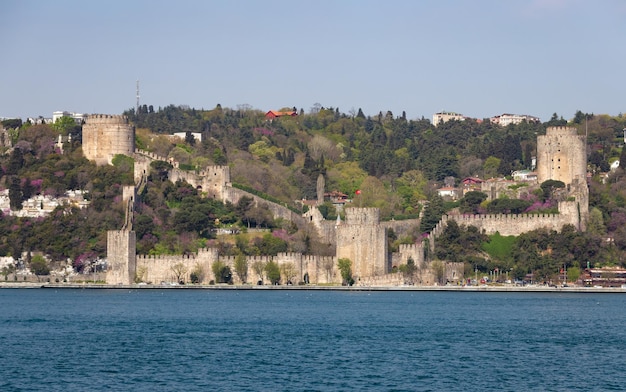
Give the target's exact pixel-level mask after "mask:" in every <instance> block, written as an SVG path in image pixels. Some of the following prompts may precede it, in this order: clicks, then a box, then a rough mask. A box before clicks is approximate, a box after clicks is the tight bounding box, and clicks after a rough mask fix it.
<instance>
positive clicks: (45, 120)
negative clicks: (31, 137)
mask: <svg viewBox="0 0 626 392" xmlns="http://www.w3.org/2000/svg"><path fill="white" fill-rule="evenodd" d="M26 122H29V123H31V124H33V125H39V124H52V122H53V121H52V119H51V118H43V117H42V116H39V117H28V118H27V119H26Z"/></svg>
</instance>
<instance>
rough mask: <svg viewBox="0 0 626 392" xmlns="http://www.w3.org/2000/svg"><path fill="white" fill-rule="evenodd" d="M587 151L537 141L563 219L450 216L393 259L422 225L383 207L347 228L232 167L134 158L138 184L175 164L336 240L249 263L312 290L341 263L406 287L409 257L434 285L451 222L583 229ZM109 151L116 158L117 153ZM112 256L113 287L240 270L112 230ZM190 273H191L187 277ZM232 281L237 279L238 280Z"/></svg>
mask: <svg viewBox="0 0 626 392" xmlns="http://www.w3.org/2000/svg"><path fill="white" fill-rule="evenodd" d="M106 121H112V122H114V121H113V120H112V119H109V118H108V117H105V122H106ZM585 147H586V146H585V140H584V137H581V136H579V135H577V134H576V132H575V129H573V128H567V127H551V128H548V130H547V132H546V135H545V136H544V137H542V136H540V137H539V138H538V148H537V151H538V177H539V182H543V181H545V180H546V179H556V180H559V181H563V182H564V183H565V185H566V191H567V200H566V201H561V202H559V207H558V208H559V213H558V214H526V215H446V216H443V217H442V219H441V221H440V222H439V223H438V224H437V226H436V227H435V229H434V230H433V231H432V232H431V233H430V234H429V235H427V236H425V238H424V239H425V241H424V242H422V244H414V245H401V246H400V247H399V250H398V252H396V253H394V254H391V253H390V252H388V247H387V234H388V231H389V230H390V229H393V230H394V231H395V232H396V234H397V235H398V236H399V237H401V236H403V235H405V234H406V233H408V232H409V231H410V230H411V229H412V228H414V227H415V225H417V224H419V221H417V220H415V221H391V222H380V211H379V210H378V209H376V208H346V209H345V213H346V220H345V221H344V222H341V221H337V222H326V221H324V220H323V218H321V214H319V211H317V213H315V211H312V212H311V213H310V214H308V215H305V216H300V215H298V214H295V213H293V212H292V211H291V210H289V209H288V208H286V207H285V206H282V205H279V204H276V203H272V202H270V201H267V200H264V199H261V198H259V197H257V196H256V195H252V194H250V193H248V192H246V191H243V190H240V189H237V188H233V187H232V185H231V183H230V173H229V171H228V167H221V166H214V167H210V168H208V169H206V170H204V171H202V172H188V171H182V170H180V169H179V167H178V164H177V163H176V162H174V161H172V160H168V159H167V158H162V157H157V156H156V155H154V154H151V153H149V152H143V151H138V152H137V154H135V157H136V164H135V170H136V173H135V177H136V178H135V179H136V182H137V180H138V179H139V178H142V177H143V178H145V176H146V174H147V173H148V172H149V165H150V161H152V160H162V161H166V162H170V163H171V164H172V165H173V169H172V170H171V171H170V179H171V180H172V181H176V180H178V179H180V180H184V181H186V182H188V183H190V184H191V185H193V186H194V187H196V188H198V189H201V190H202V191H203V192H206V193H207V194H208V195H210V196H211V197H215V198H217V199H220V200H222V201H223V202H227V201H228V202H231V203H233V204H236V203H237V202H238V201H239V200H240V199H241V197H243V196H248V197H251V198H252V199H253V200H254V203H255V205H256V206H259V207H265V208H268V209H269V210H270V211H271V212H272V214H273V215H274V216H275V217H280V218H283V219H285V220H290V221H293V222H295V223H296V224H297V225H298V226H299V227H303V226H304V225H307V224H312V225H313V226H314V227H315V228H316V230H317V231H318V233H320V237H321V238H322V239H323V240H324V239H325V240H328V241H329V243H330V241H332V240H333V239H334V241H335V244H336V257H320V256H307V255H302V254H299V253H285V254H279V255H277V256H275V257H271V256H256V257H251V258H248V277H249V278H248V281H254V280H256V279H257V277H255V274H256V273H255V272H254V268H253V267H252V266H253V264H258V263H267V262H269V261H270V260H272V261H275V262H276V263H278V264H279V265H280V266H290V267H293V269H294V274H295V280H296V281H297V282H300V281H303V280H304V279H305V276H306V277H307V278H308V281H309V282H310V283H313V284H320V283H331V282H334V283H338V282H340V281H341V278H340V275H339V272H338V270H337V261H338V259H340V258H348V259H350V260H351V261H352V273H353V277H354V278H355V279H356V281H357V284H361V285H366V284H370V285H375V284H382V283H384V284H400V282H401V280H403V279H404V278H403V277H402V274H398V273H391V272H392V270H393V267H398V266H400V265H402V264H406V263H407V261H408V259H409V258H412V259H413V261H414V262H415V264H416V267H417V271H418V278H417V279H418V280H419V282H418V283H421V284H430V283H432V282H434V281H435V274H434V270H433V268H432V264H431V263H430V262H427V261H425V257H424V251H425V249H424V247H425V246H428V247H429V248H430V250H431V251H432V250H434V246H435V240H436V237H437V236H438V235H440V234H441V232H442V230H443V228H444V227H445V225H446V224H447V222H448V221H450V220H454V221H456V222H457V223H458V224H459V225H465V226H475V227H477V228H478V229H479V230H481V231H482V232H485V233H486V234H494V233H496V232H499V233H500V234H501V235H519V234H521V233H524V232H527V231H531V230H536V229H539V228H548V229H550V230H556V231H560V230H561V228H562V227H563V225H565V224H572V225H574V226H575V227H576V228H578V229H579V230H584V229H585V224H586V219H587V215H588V190H587V185H586V167H585V166H584V164H583V163H582V162H586V152H585ZM99 151H102V150H99ZM108 151H109V152H111V151H112V149H108ZM119 153H123V152H119ZM98 159H99V158H98ZM124 193H125V198H129V199H131V200H132V196H130V192H129V191H125V192H124ZM107 252H108V257H109V272H108V273H107V282H108V283H112V284H117V283H123V284H128V283H133V282H134V281H135V278H136V277H137V274H139V276H138V278H139V279H140V280H143V281H150V282H153V283H158V282H161V281H166V282H171V281H172V279H173V278H176V277H177V275H181V279H182V278H183V276H184V279H183V280H184V281H186V282H188V281H189V280H190V273H191V272H192V271H194V269H200V270H202V271H203V272H204V275H205V281H210V280H215V277H214V276H213V272H212V269H211V266H212V265H213V263H214V262H216V261H221V262H223V263H225V264H226V265H228V266H229V267H230V268H231V270H232V271H233V272H234V270H235V269H234V264H235V258H234V257H221V258H220V256H219V255H218V253H217V251H216V250H215V249H204V250H200V251H198V253H197V254H193V255H179V256H159V257H151V256H135V233H134V232H133V231H132V230H120V231H112V232H109V233H108V244H107ZM183 271H184V274H182V273H181V272H183ZM444 275H445V277H446V279H447V280H449V281H457V280H458V279H461V278H462V276H463V264H462V263H445V264H444ZM233 277H234V279H235V281H237V277H236V276H235V274H234V276H233ZM253 277H254V278H253Z"/></svg>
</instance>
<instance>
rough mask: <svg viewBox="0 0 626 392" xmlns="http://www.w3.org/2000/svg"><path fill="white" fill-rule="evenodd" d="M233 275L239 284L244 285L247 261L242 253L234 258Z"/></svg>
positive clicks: (246, 275)
mask: <svg viewBox="0 0 626 392" xmlns="http://www.w3.org/2000/svg"><path fill="white" fill-rule="evenodd" d="M235 273H236V274H237V276H238V277H239V280H241V283H244V284H245V283H246V281H247V280H248V259H247V258H246V255H245V254H243V253H240V254H238V255H237V256H236V257H235Z"/></svg>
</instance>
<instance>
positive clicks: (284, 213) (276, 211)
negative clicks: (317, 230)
mask: <svg viewBox="0 0 626 392" xmlns="http://www.w3.org/2000/svg"><path fill="white" fill-rule="evenodd" d="M244 196H247V197H251V198H252V199H253V203H254V206H255V207H263V208H267V209H268V210H269V211H270V212H271V213H272V216H273V217H274V219H277V218H281V219H283V220H286V221H290V222H293V223H295V224H296V226H298V227H304V226H305V225H306V224H307V221H306V219H304V218H303V217H302V215H300V214H296V213H295V212H293V211H291V210H290V209H289V208H287V207H285V206H282V205H280V204H276V203H273V202H271V201H268V200H265V199H263V198H261V197H258V196H256V195H253V194H252V193H249V192H246V191H244V190H242V189H239V188H233V187H230V186H229V187H225V189H224V199H223V201H224V202H230V203H232V204H237V203H238V202H239V199H241V198H242V197H244Z"/></svg>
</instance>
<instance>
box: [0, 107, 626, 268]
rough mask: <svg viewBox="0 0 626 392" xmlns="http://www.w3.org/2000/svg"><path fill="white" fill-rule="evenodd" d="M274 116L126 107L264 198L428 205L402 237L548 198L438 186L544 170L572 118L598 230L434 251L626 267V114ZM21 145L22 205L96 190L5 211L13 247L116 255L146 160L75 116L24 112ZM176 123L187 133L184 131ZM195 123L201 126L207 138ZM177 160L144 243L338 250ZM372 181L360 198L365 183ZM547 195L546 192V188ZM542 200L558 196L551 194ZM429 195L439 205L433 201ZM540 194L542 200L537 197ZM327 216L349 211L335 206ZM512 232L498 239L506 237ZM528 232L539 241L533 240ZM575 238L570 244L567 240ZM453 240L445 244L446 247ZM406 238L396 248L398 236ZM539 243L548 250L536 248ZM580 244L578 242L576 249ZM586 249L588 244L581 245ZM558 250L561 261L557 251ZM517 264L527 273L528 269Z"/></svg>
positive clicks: (386, 207) (144, 143)
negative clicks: (31, 214)
mask: <svg viewBox="0 0 626 392" xmlns="http://www.w3.org/2000/svg"><path fill="white" fill-rule="evenodd" d="M286 110H296V111H297V112H298V113H299V115H298V116H295V117H281V118H277V119H273V120H271V121H270V120H267V119H266V118H265V116H264V114H265V113H264V112H261V111H258V110H254V109H252V108H250V107H247V106H245V105H243V106H241V107H238V108H236V109H229V108H222V107H221V106H220V105H217V106H216V107H215V108H214V109H211V110H197V109H192V108H187V107H180V106H167V107H164V108H158V109H156V110H155V109H154V108H153V107H152V106H146V105H144V106H142V107H140V108H139V111H138V112H137V113H135V111H134V109H133V110H129V111H127V112H125V113H124V114H125V115H127V116H128V117H129V118H130V120H131V122H133V123H134V124H135V125H136V127H137V137H136V140H137V147H138V148H142V149H144V150H149V151H152V152H155V153H157V154H159V155H161V156H167V157H173V158H174V159H175V160H177V161H178V162H180V163H181V167H182V168H186V169H190V170H196V169H202V168H204V167H206V166H209V165H229V166H230V170H231V177H232V181H233V182H234V183H237V184H240V185H241V186H242V187H245V188H247V189H251V190H255V191H256V192H258V193H259V194H266V195H269V196H271V197H272V198H273V199H275V200H277V201H279V202H282V203H285V204H287V205H290V206H291V207H292V208H300V209H301V208H302V206H301V205H298V204H297V203H295V201H298V200H302V199H315V198H316V183H317V178H318V176H319V174H323V175H324V177H325V180H326V190H327V191H332V190H336V191H339V192H342V193H345V194H346V195H348V196H349V198H351V199H352V200H353V202H354V204H355V205H356V206H362V207H378V208H380V209H381V216H382V217H383V219H391V218H394V219H398V218H401V217H403V216H415V215H416V214H417V213H418V212H420V211H421V210H422V209H423V208H424V205H426V204H428V205H429V207H428V208H427V209H426V210H425V211H424V219H423V220H422V225H421V228H420V230H416V232H415V233H414V234H413V235H412V236H411V237H409V238H391V239H390V240H391V241H393V242H395V243H396V244H397V243H400V242H404V243H408V242H415V241H418V240H419V237H420V232H425V231H428V230H430V229H431V228H432V227H433V226H434V224H436V223H437V222H438V220H439V217H440V216H441V214H442V213H444V212H445V211H446V210H449V209H450V208H456V207H458V208H460V209H461V210H464V211H473V212H479V211H488V212H503V211H513V210H514V211H515V212H525V211H528V210H529V209H531V208H533V207H532V205H533V203H534V202H535V201H536V200H533V201H525V202H523V203H520V202H519V201H510V200H509V201H507V200H495V201H492V202H491V203H486V202H484V197H483V196H482V195H480V194H478V195H477V194H473V193H474V192H470V193H471V194H468V195H467V196H466V197H465V198H464V199H463V200H461V201H460V202H458V203H456V204H453V203H445V202H444V201H443V200H440V198H439V197H438V196H437V193H436V189H437V188H439V187H440V186H442V185H444V184H446V183H447V184H458V183H459V181H460V180H461V179H463V178H465V177H481V178H490V177H505V176H510V175H511V172H512V171H513V170H520V169H530V168H531V165H532V159H533V157H534V154H535V151H536V140H537V135H541V134H544V133H545V129H546V127H548V126H553V125H566V124H568V125H571V126H576V127H578V128H579V130H580V132H587V133H588V145H589V162H588V163H589V171H590V173H592V175H593V177H592V179H591V182H590V204H591V205H590V211H591V217H590V223H589V230H588V231H587V232H586V233H576V232H572V231H571V230H569V229H568V230H565V231H564V232H563V233H528V234H527V235H523V236H520V237H519V238H517V239H515V241H513V240H508V241H501V240H498V239H493V240H492V239H490V238H485V237H484V236H483V235H480V233H475V232H473V231H472V229H471V228H465V227H457V228H454V227H451V228H448V230H451V232H447V233H446V234H444V236H445V240H444V241H442V244H441V245H442V246H441V247H440V248H438V251H437V254H435V255H431V257H433V258H442V259H455V260H457V261H462V262H465V263H466V265H467V269H468V271H470V270H476V269H478V270H480V271H483V272H487V271H493V270H495V269H498V270H499V271H503V270H506V271H509V272H510V273H512V274H513V273H514V274H515V275H516V276H522V275H524V274H526V273H529V272H536V271H542V270H546V271H547V272H546V273H545V274H544V275H545V276H548V275H549V273H548V272H550V271H552V272H554V271H557V270H558V268H557V267H555V265H554V264H555V263H563V264H566V265H568V266H569V267H570V268H579V269H580V268H584V267H585V266H586V263H587V262H588V261H589V262H591V263H592V264H600V263H605V264H606V263H611V264H615V265H622V264H623V263H624V262H625V261H624V256H625V255H626V253H625V252H626V225H624V223H626V206H625V205H624V204H625V200H626V190H625V189H626V187H625V186H624V185H626V184H625V182H626V177H624V171H623V168H619V169H618V170H615V171H613V172H611V173H610V174H609V175H608V176H607V177H602V176H601V173H605V172H607V171H608V169H609V165H610V164H611V163H612V162H613V161H615V160H617V159H619V158H620V154H622V152H623V151H624V150H625V149H623V148H622V147H623V132H622V129H623V128H624V127H625V126H626V119H625V118H623V117H621V116H618V117H610V116H606V115H593V114H585V113H582V112H580V111H579V112H577V113H576V114H575V115H574V118H573V119H572V120H570V121H569V122H568V121H566V120H564V119H563V118H562V117H559V116H558V115H556V114H555V115H554V116H553V117H552V118H551V119H550V121H548V122H546V123H543V124H540V123H539V124H537V123H522V124H519V125H509V126H507V127H504V128H503V127H500V126H497V125H493V124H491V123H490V122H489V121H488V120H482V121H480V120H473V119H467V120H466V121H450V122H447V123H444V124H439V125H438V126H436V127H435V126H433V124H431V123H430V121H429V120H427V119H424V118H422V119H416V120H410V119H407V118H406V115H405V114H404V113H402V114H401V115H399V116H396V115H394V114H393V113H391V112H386V113H383V112H380V113H379V114H378V115H376V116H365V115H364V114H363V113H362V111H361V110H358V111H355V110H351V111H350V113H342V112H341V111H340V110H339V109H338V108H325V107H322V106H321V105H315V106H314V107H313V108H311V110H310V111H309V112H308V113H305V112H304V110H303V109H299V110H298V109H297V108H286ZM10 121H12V122H10V123H4V126H5V128H7V129H9V133H8V135H10V137H11V138H12V141H13V146H14V148H11V149H9V148H6V147H5V148H4V149H3V151H4V154H3V155H2V156H1V157H0V165H1V168H2V171H1V173H0V174H1V175H2V176H1V177H0V187H2V188H4V189H8V190H9V191H10V192H9V195H10V197H11V199H12V206H13V207H14V208H16V209H17V208H19V206H20V204H21V201H23V200H26V199H27V198H28V197H30V196H31V195H33V194H37V193H45V194H49V195H59V194H61V193H63V192H64V191H65V190H68V189H84V190H87V191H88V192H89V193H88V194H89V198H90V201H91V206H90V208H88V209H84V210H78V209H75V208H70V207H67V206H60V207H59V208H57V210H56V211H54V213H53V214H52V215H50V216H49V217H47V218H38V219H31V218H17V217H13V216H9V215H7V214H4V215H3V216H2V218H1V219H0V235H1V237H0V238H1V239H0V255H13V256H14V257H16V258H18V257H21V254H22V252H24V251H26V252H29V251H30V252H35V251H41V252H43V253H44V254H47V255H49V257H50V258H51V259H52V260H64V259H66V258H70V259H71V260H72V262H73V263H74V265H75V266H76V267H77V269H80V268H82V266H83V264H85V263H89V262H90V260H94V259H95V258H97V257H100V256H102V255H103V254H104V251H105V240H106V238H105V236H106V230H109V229H117V228H120V227H121V226H122V224H123V219H124V218H123V213H124V211H123V207H122V205H121V186H122V185H124V184H131V183H132V178H133V177H132V159H128V158H124V157H118V158H116V160H115V161H114V163H115V164H114V165H113V166H107V167H96V166H95V165H94V164H93V163H91V162H88V161H86V160H85V159H84V157H83V156H82V151H81V147H80V129H76V127H73V126H71V125H70V124H64V125H63V126H61V125H62V124H53V125H31V124H29V123H25V124H21V122H20V123H16V122H15V121H13V120H10ZM174 132H185V135H186V136H185V137H184V138H178V139H173V138H172V137H171V134H172V133H174ZM193 133H200V134H201V135H202V141H197V140H196V139H195V138H194V137H193ZM59 134H73V135H74V137H73V138H72V140H73V141H72V143H71V145H66V147H65V148H64V152H63V154H60V153H59V151H58V150H57V149H56V148H55V144H54V143H55V142H56V140H57V138H58V135H59ZM620 161H621V163H622V164H626V157H624V159H621V160H620ZM166 165H167V164H166V163H164V162H161V163H157V164H155V165H153V167H152V171H151V174H150V177H149V184H148V186H147V187H146V188H145V192H144V194H142V195H140V196H141V198H140V205H139V207H138V209H137V211H136V215H135V229H136V231H137V236H138V241H139V243H138V252H140V253H152V254H160V253H184V252H192V251H194V250H195V249H197V248H198V247H201V246H207V245H215V246H218V247H220V251H221V252H223V253H227V254H261V253H267V254H275V253H276V252H278V251H284V250H293V251H302V252H305V253H307V252H309V253H322V254H324V253H328V252H330V250H329V249H327V247H326V246H325V245H324V244H322V243H320V241H319V239H318V238H316V236H315V234H314V233H311V232H302V231H298V230H297V229H296V228H294V227H292V225H290V224H289V222H280V221H274V220H273V219H272V217H271V216H269V215H268V214H267V212H266V211H263V210H261V209H258V208H257V209H255V208H253V207H252V206H251V203H250V201H249V200H245V199H244V200H243V202H241V203H239V204H238V205H223V204H222V203H220V202H218V201H215V200H207V199H205V198H202V197H201V195H199V194H198V193H197V191H196V190H195V189H193V188H192V187H190V186H188V185H187V184H184V183H176V184H173V183H171V182H169V181H168V180H167V178H166V176H165V173H166V170H167V167H166ZM357 190H360V193H359V194H358V195H357V194H356V191H357ZM538 197H540V198H541V195H538ZM541 201H542V202H546V201H549V197H548V198H546V197H543V198H542V199H541ZM425 202H429V203H425ZM529 203H530V204H529ZM321 211H322V212H323V213H324V214H325V216H326V217H327V218H334V217H336V215H337V214H338V212H337V211H335V209H334V207H333V206H332V204H330V203H327V204H325V205H324V206H323V207H322V208H321ZM230 226H236V227H240V228H241V230H243V231H245V230H246V229H247V228H248V227H263V228H268V229H271V230H272V231H273V234H269V235H261V236H254V237H248V236H244V235H240V237H238V238H237V239H236V240H234V241H233V240H228V241H226V240H219V241H218V240H217V239H216V238H215V235H214V231H213V230H212V229H214V228H217V227H230ZM499 242H502V243H503V244H500V245H498V246H495V245H492V246H489V245H488V244H494V243H499ZM528 242H530V243H532V244H533V246H532V247H529V245H528ZM573 242H576V243H582V244H584V247H576V246H573V245H572V246H571V247H569V248H567V249H569V250H570V254H569V255H567V254H565V253H566V252H565V250H563V251H562V252H561V251H559V250H558V249H557V248H558V246H559V245H560V244H572V243H573ZM444 245H445V246H444ZM392 246H393V244H392ZM531 249H534V250H532V251H531ZM567 249H566V250H567ZM574 249H576V250H577V251H578V250H580V249H583V250H584V252H583V251H581V252H582V253H572V252H573V250H574ZM557 255H558V257H556V256H557ZM514 271H517V272H514Z"/></svg>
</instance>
